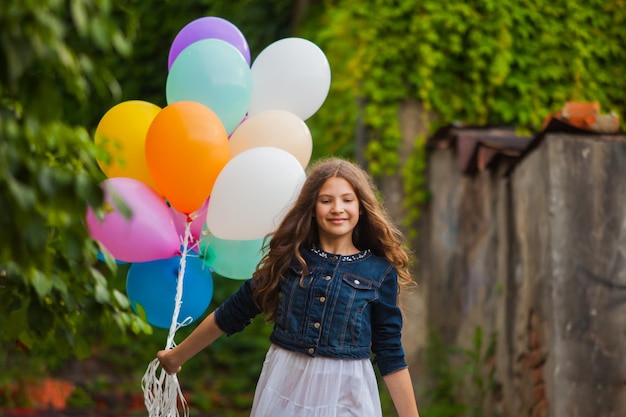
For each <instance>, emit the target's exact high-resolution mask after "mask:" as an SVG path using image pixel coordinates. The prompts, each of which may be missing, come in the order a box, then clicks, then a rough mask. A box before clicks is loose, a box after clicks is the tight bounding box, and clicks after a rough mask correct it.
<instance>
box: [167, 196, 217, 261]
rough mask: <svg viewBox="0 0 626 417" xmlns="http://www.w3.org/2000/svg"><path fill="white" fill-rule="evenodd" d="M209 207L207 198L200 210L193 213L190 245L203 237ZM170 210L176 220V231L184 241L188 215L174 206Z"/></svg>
mask: <svg viewBox="0 0 626 417" xmlns="http://www.w3.org/2000/svg"><path fill="white" fill-rule="evenodd" d="M208 207H209V199H207V200H206V201H205V202H204V204H203V205H202V206H201V207H200V208H199V209H198V210H196V211H195V212H194V213H192V214H191V217H192V220H191V238H192V241H191V242H187V243H188V244H189V245H193V244H195V243H196V242H199V241H200V238H201V237H202V229H203V228H204V223H205V222H206V212H207V209H208ZM170 212H171V215H172V219H173V220H174V226H175V227H176V233H178V236H180V240H181V241H182V239H183V237H184V236H185V224H186V223H187V215H186V214H184V213H181V212H180V211H178V210H176V209H175V208H174V207H170ZM196 249H197V248H196Z"/></svg>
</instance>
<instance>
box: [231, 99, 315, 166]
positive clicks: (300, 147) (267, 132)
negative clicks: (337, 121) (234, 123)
mask: <svg viewBox="0 0 626 417" xmlns="http://www.w3.org/2000/svg"><path fill="white" fill-rule="evenodd" d="M259 146H272V147H275V148H280V149H283V150H285V151H287V152H289V153H290V154H292V155H293V156H295V157H296V159H297V160H298V161H299V162H300V165H302V167H303V168H306V166H307V165H308V163H309V160H310V159H311V153H312V151H313V141H312V139H311V131H310V130H309V128H308V126H307V125H306V123H305V122H304V121H303V120H302V119H300V118H299V117H298V116H296V115H295V114H293V113H291V112H289V111H286V110H266V111H264V112H261V113H259V114H256V115H254V116H251V117H249V118H247V119H246V120H245V121H244V122H243V123H242V124H241V125H240V126H239V127H238V128H237V129H235V131H234V132H233V134H232V135H231V137H230V140H229V141H228V148H229V153H230V159H232V158H233V157H235V156H236V155H239V154H240V153H241V152H243V151H246V150H248V149H252V148H256V147H259Z"/></svg>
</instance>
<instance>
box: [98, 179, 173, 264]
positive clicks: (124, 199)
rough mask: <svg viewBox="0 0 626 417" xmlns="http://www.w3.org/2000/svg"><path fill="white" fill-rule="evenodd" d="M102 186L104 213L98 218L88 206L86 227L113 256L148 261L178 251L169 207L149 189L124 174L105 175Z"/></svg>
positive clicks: (167, 256)
mask: <svg viewBox="0 0 626 417" xmlns="http://www.w3.org/2000/svg"><path fill="white" fill-rule="evenodd" d="M102 188H103V190H104V201H105V204H106V206H107V210H106V213H105V215H104V218H103V219H102V221H100V220H99V219H98V218H97V217H96V215H95V213H94V211H93V209H92V208H91V207H89V208H88V209H87V216H86V217H87V218H86V220H87V228H88V230H89V235H90V236H91V237H92V238H93V239H95V240H97V241H99V242H100V243H101V244H102V245H103V246H104V247H105V248H106V249H107V250H108V251H109V252H110V253H111V255H113V257H114V258H115V259H117V260H120V261H124V262H148V261H154V260H157V259H166V258H170V257H172V256H175V255H176V254H177V253H179V251H180V240H179V238H178V233H177V232H176V227H175V226H174V221H173V220H172V216H171V215H170V211H169V208H168V207H167V204H165V202H164V201H163V200H162V199H161V197H160V196H159V195H158V194H157V193H156V192H155V191H154V190H153V189H152V188H150V187H149V186H147V185H146V184H144V183H143V182H141V181H138V180H135V179H133V178H125V177H116V178H108V179H106V180H105V181H104V182H103V183H102ZM124 206H126V207H127V209H128V210H130V213H131V214H130V217H126V215H125V211H126V210H125V209H124Z"/></svg>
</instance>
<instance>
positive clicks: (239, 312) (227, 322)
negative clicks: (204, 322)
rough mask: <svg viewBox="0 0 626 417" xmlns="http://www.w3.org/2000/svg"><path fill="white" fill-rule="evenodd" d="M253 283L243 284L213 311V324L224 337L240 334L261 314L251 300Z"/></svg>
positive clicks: (250, 281) (249, 281) (250, 280)
mask: <svg viewBox="0 0 626 417" xmlns="http://www.w3.org/2000/svg"><path fill="white" fill-rule="evenodd" d="M253 291H254V282H253V281H252V279H249V280H247V281H246V282H244V283H243V284H242V285H241V287H239V289H238V290H237V291H236V292H235V293H233V294H232V295H231V296H230V297H228V299H227V300H226V301H224V302H223V303H222V305H220V306H219V307H218V308H217V310H215V323H216V324H217V326H218V327H219V328H220V330H222V331H223V332H224V333H226V335H228V336H230V335H232V334H234V333H237V332H240V331H242V330H243V329H245V327H246V326H247V325H249V324H250V323H252V320H253V319H254V318H255V317H256V316H257V315H259V314H260V313H261V309H259V308H258V307H257V305H256V304H255V303H254V300H253V299H252V293H253Z"/></svg>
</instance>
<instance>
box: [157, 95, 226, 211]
mask: <svg viewBox="0 0 626 417" xmlns="http://www.w3.org/2000/svg"><path fill="white" fill-rule="evenodd" d="M146 161H147V163H148V168H149V170H150V174H151V175H152V178H153V179H154V182H155V183H156V185H157V186H158V187H159V190H161V192H162V193H163V195H164V196H165V198H166V199H167V200H168V201H169V203H170V204H171V205H172V206H173V207H174V208H175V209H176V210H178V211H179V212H181V213H185V214H190V213H193V212H194V211H196V210H197V209H199V208H200V207H201V206H202V204H203V203H204V202H205V201H206V199H207V198H208V197H209V195H211V190H212V189H213V184H214V183H215V179H216V178H217V175H218V174H219V172H220V171H221V170H222V168H223V167H224V165H226V163H227V162H228V134H227V133H226V129H225V128H224V125H223V124H222V122H221V121H220V119H219V118H218V117H217V115H216V114H215V113H214V112H213V111H212V110H211V109H209V108H208V107H206V106H205V105H203V104H200V103H198V102H195V101H179V102H176V103H173V104H170V105H169V106H166V107H164V108H163V109H162V110H161V111H160V112H159V113H158V114H157V115H156V117H155V118H154V121H153V122H152V124H151V125H150V128H149V129H148V133H147V135H146Z"/></svg>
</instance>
